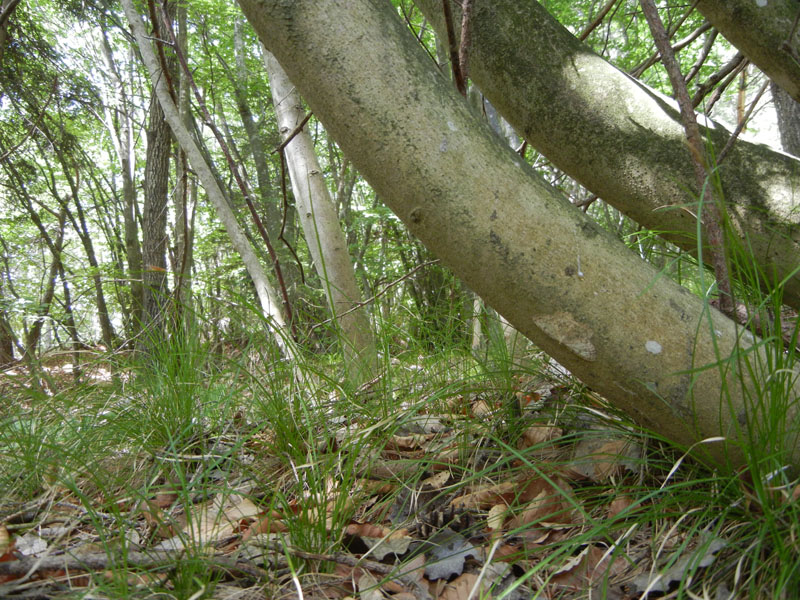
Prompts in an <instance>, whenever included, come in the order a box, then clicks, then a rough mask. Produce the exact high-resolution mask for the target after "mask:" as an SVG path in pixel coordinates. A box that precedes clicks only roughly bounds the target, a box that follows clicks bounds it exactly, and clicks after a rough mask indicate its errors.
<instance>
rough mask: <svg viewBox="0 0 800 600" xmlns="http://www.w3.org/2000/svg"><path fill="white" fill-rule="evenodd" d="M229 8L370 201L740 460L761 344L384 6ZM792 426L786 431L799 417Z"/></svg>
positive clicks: (657, 423) (583, 368)
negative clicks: (502, 120)
mask: <svg viewBox="0 0 800 600" xmlns="http://www.w3.org/2000/svg"><path fill="white" fill-rule="evenodd" d="M127 1H128V0H126V2H127ZM239 4H240V5H241V6H242V8H243V9H244V12H245V15H246V16H247V18H248V20H249V21H250V23H251V24H252V25H253V27H254V28H255V30H256V32H257V33H258V35H259V37H260V38H261V41H262V42H263V43H264V45H265V46H266V47H267V48H268V49H269V51H270V52H272V53H273V54H274V55H275V56H276V57H277V58H278V60H279V61H280V62H281V66H283V68H284V69H285V70H286V72H287V74H288V75H289V77H290V78H291V80H292V81H293V82H294V83H295V85H297V87H298V91H299V92H300V93H302V94H303V96H304V98H305V99H306V100H307V102H308V103H309V105H310V106H311V108H312V110H313V111H314V114H315V115H316V116H317V117H318V118H319V119H320V120H321V121H322V123H323V124H324V125H325V128H326V130H327V131H328V132H329V133H330V134H331V135H332V136H333V137H334V139H336V140H337V142H338V143H339V144H340V146H341V148H342V150H343V151H344V152H345V154H347V156H348V157H349V158H350V159H351V160H352V161H353V163H354V165H355V166H356V167H357V168H358V169H359V171H360V172H361V173H362V174H363V175H364V176H365V177H366V179H367V180H368V181H369V182H370V184H371V185H372V186H373V187H374V188H375V190H376V192H377V193H378V195H379V196H380V197H381V198H383V199H384V201H385V202H386V203H387V204H388V205H389V207H390V208H391V209H392V210H393V211H394V212H395V213H396V214H397V215H398V216H399V217H400V218H401V219H403V220H404V221H405V222H406V223H407V224H408V226H409V229H410V231H411V232H412V233H413V234H414V235H415V236H417V237H418V238H419V239H420V240H422V241H423V242H424V243H425V244H427V245H428V247H429V248H430V249H431V250H432V251H433V252H434V253H435V254H436V255H437V256H438V257H439V258H440V259H441V260H442V262H443V263H444V264H446V265H448V266H449V267H451V268H452V269H453V271H454V272H455V273H456V274H457V275H459V276H461V277H462V278H463V279H464V281H465V283H466V284H467V285H469V287H471V288H472V289H473V290H475V291H476V292H477V293H479V294H480V295H481V296H482V297H483V298H484V299H485V300H486V302H487V303H489V304H490V305H491V306H493V307H494V308H496V309H497V310H498V312H500V313H501V314H502V315H504V316H505V317H506V318H507V319H508V320H509V322H510V323H512V324H513V325H514V326H515V327H517V328H518V329H519V330H520V332H521V333H523V334H524V335H526V336H527V337H529V338H530V339H531V340H532V341H533V342H534V343H536V345H537V346H539V347H540V348H542V349H543V350H544V351H545V352H547V353H548V354H550V355H551V356H553V357H554V358H555V359H556V360H558V362H559V363H561V364H562V365H564V366H565V367H566V368H568V369H569V370H570V371H571V372H573V373H574V374H575V375H576V376H578V377H579V378H580V379H582V380H583V381H584V382H586V383H587V384H588V385H590V386H591V387H593V388H594V389H595V390H597V391H598V392H599V393H600V394H603V395H604V396H605V397H606V398H608V399H609V400H610V401H611V402H613V403H614V404H616V405H617V406H618V407H620V408H621V409H623V410H626V411H628V412H629V413H630V414H631V415H632V416H633V417H635V418H636V419H638V420H640V421H641V422H643V423H644V424H645V425H647V426H649V427H651V428H652V429H654V430H657V431H660V432H662V433H663V434H664V435H665V436H668V437H671V438H672V439H674V440H676V441H678V442H680V443H683V444H686V445H691V444H694V443H696V442H697V441H698V440H704V439H706V438H709V437H715V436H721V437H724V438H725V440H729V441H730V443H727V444H726V443H722V442H717V443H709V444H700V445H699V446H697V447H696V448H695V450H696V452H698V453H699V454H700V455H702V456H708V457H714V458H715V459H717V460H720V461H726V460H730V461H732V462H733V463H741V462H742V461H743V455H742V452H741V450H740V447H739V446H738V445H737V443H738V442H739V441H744V440H745V439H748V438H747V436H748V433H744V432H743V427H744V426H745V424H749V423H758V422H759V421H760V419H761V418H762V416H761V415H759V414H758V406H755V405H754V404H755V403H754V402H753V398H754V396H751V395H750V394H753V393H754V391H755V390H754V386H755V384H754V382H752V381H751V380H750V379H749V373H750V371H748V370H747V369H746V368H744V366H743V365H740V364H738V363H737V361H742V362H744V361H746V360H761V361H763V363H762V364H767V360H766V357H765V356H764V354H763V353H762V349H761V348H760V346H759V345H758V343H757V340H754V339H753V337H752V336H751V335H750V334H749V332H741V331H740V330H738V329H737V326H736V324H735V323H733V322H732V321H731V320H730V319H727V318H726V317H724V316H723V315H721V314H720V313H719V312H718V311H716V310H713V309H711V310H709V309H708V306H707V305H706V304H704V302H703V300H702V299H700V298H698V297H696V296H694V295H693V294H691V293H690V292H688V291H687V290H685V289H683V288H682V287H680V286H679V285H677V284H676V283H674V282H672V281H669V280H668V279H667V278H665V277H659V274H658V273H657V272H656V271H655V269H653V268H652V267H651V266H650V265H648V264H646V263H645V262H643V261H642V260H641V259H639V258H638V257H637V256H636V255H635V254H634V253H633V252H631V251H630V250H629V249H628V248H627V247H626V246H625V245H624V244H623V243H622V242H620V241H619V240H617V239H616V238H614V236H612V235H611V234H610V233H608V232H607V231H605V230H603V229H602V228H601V227H599V226H598V225H597V224H596V223H594V222H593V221H592V220H591V219H590V218H589V217H587V216H586V215H584V214H583V213H582V212H581V211H580V210H579V209H578V208H576V207H574V206H572V205H571V204H570V203H569V202H568V201H567V200H566V199H565V198H564V197H563V196H562V195H561V194H560V193H559V192H558V191H556V190H554V189H553V188H552V187H550V186H549V185H547V184H546V183H545V182H543V181H542V180H541V178H540V177H539V176H538V175H537V174H536V173H535V172H534V171H533V169H532V168H530V166H529V165H527V164H526V163H525V162H524V161H523V160H522V159H521V158H520V157H519V156H518V155H517V154H515V153H514V152H513V151H512V150H511V149H510V148H508V147H507V146H506V145H505V144H503V143H502V142H501V141H500V140H499V139H498V138H497V136H496V135H495V134H494V133H493V132H492V131H491V129H490V128H489V127H488V125H487V124H486V123H485V122H483V121H481V120H480V119H479V118H478V117H477V116H476V115H475V114H474V113H473V111H472V110H471V109H470V108H469V106H468V105H467V103H466V102H465V101H464V99H463V98H462V97H461V96H459V95H458V93H457V92H456V90H454V89H453V87H452V84H450V83H449V82H448V81H446V79H445V78H443V77H442V76H441V75H440V74H439V72H438V70H437V69H436V67H435V65H433V63H432V61H431V60H430V58H429V57H428V56H427V55H426V54H425V52H424V51H423V50H422V49H421V48H420V47H419V45H418V43H417V41H416V40H415V39H414V37H413V36H412V35H411V34H410V33H409V32H408V30H407V28H406V27H405V25H404V24H403V23H402V22H401V21H400V20H399V18H398V17H397V14H396V13H395V11H394V8H393V7H392V5H391V4H390V3H388V2H384V1H383V0H348V2H337V3H332V2H319V1H318V0H295V1H293V2H283V1H281V0H239ZM331 23H347V24H348V26H347V27H331ZM720 357H722V358H723V359H730V361H731V363H729V365H730V368H727V369H726V368H724V367H719V366H718V365H719V362H720ZM715 365H716V366H715ZM739 367H742V368H739ZM786 423H787V427H788V428H789V431H791V432H795V431H796V429H795V426H796V412H794V411H792V412H790V413H789V414H787V419H786ZM752 433H753V435H757V433H756V432H752ZM796 442H797V439H796V438H795V437H794V436H793V435H787V439H786V446H784V447H781V448H769V449H768V450H769V451H773V450H775V451H777V450H781V451H784V452H785V453H786V455H787V456H788V457H790V460H792V461H793V462H794V463H798V462H800V448H798V446H797V444H796Z"/></svg>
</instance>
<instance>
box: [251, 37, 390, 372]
mask: <svg viewBox="0 0 800 600" xmlns="http://www.w3.org/2000/svg"><path fill="white" fill-rule="evenodd" d="M264 64H265V65H266V67H267V74H268V76H269V84H270V90H271V91H272V101H273V103H274V105H275V115H276V118H277V120H278V131H279V132H280V135H281V139H283V140H284V141H285V140H287V139H288V136H289V135H291V134H292V132H294V131H295V129H296V128H297V126H298V125H300V123H301V122H302V121H303V119H304V118H305V116H306V115H305V111H303V109H302V102H301V101H300V95H299V94H298V93H297V90H296V88H295V87H294V85H293V84H292V82H291V81H289V78H288V77H287V75H286V73H285V72H284V70H283V69H282V68H281V65H280V64H279V63H278V61H277V60H276V59H275V57H274V56H272V54H270V53H269V52H267V51H265V53H264ZM284 152H285V154H286V162H287V164H288V166H289V176H290V179H291V182H292V190H293V191H294V199H295V202H296V203H297V214H298V216H299V217H300V224H301V225H302V227H303V233H304V234H305V237H306V243H307V244H308V248H309V251H310V252H311V258H312V259H313V261H314V267H315V268H316V270H317V274H318V275H319V278H320V280H321V281H322V287H323V289H324V290H325V296H326V298H327V299H328V307H329V308H330V311H331V316H332V317H333V319H334V321H335V322H336V324H337V326H338V327H339V330H340V342H341V344H342V354H343V356H344V364H345V369H346V371H347V374H348V379H349V380H350V382H351V383H354V384H355V385H360V384H362V383H364V382H366V381H368V380H370V379H372V377H373V376H374V374H375V370H376V368H377V353H376V350H375V340H374V339H373V337H372V329H371V325H370V322H369V317H368V316H367V313H366V309H365V308H364V306H359V305H360V304H361V303H362V298H361V291H360V290H359V288H358V283H357V282H356V275H355V271H354V270H353V263H352V261H351V259H350V254H349V253H348V251H347V240H346V239H345V235H344V232H343V231H342V229H341V227H340V225H339V218H338V215H337V214H336V207H335V206H334V204H333V199H332V198H331V195H330V192H329V191H328V187H327V186H326V184H325V180H324V179H323V175H322V168H321V167H320V166H319V161H318V160H317V155H316V151H315V149H314V141H313V140H312V139H311V135H310V134H309V133H308V131H307V130H306V129H302V130H300V131H298V132H297V134H296V135H295V136H294V138H293V139H292V140H291V141H290V142H289V143H288V144H287V145H286V147H285V148H284Z"/></svg>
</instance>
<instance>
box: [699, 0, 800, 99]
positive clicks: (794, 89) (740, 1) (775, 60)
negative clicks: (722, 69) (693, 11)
mask: <svg viewBox="0 0 800 600" xmlns="http://www.w3.org/2000/svg"><path fill="white" fill-rule="evenodd" d="M799 9H800V7H798V5H797V1H796V0H769V1H767V0H700V1H699V2H698V3H697V10H699V11H700V12H701V13H703V15H704V16H705V17H706V18H707V19H708V20H709V21H710V22H711V24H712V25H713V26H714V27H716V28H717V29H718V30H719V32H720V33H721V34H722V35H724V36H725V37H726V38H727V40H728V41H729V42H730V43H731V44H733V45H734V46H736V47H737V48H738V49H739V50H741V51H742V53H744V55H745V56H746V57H747V58H749V59H750V60H751V61H752V62H753V63H754V64H755V65H756V66H757V67H758V68H759V69H761V70H762V71H764V73H766V75H767V77H769V78H770V79H772V80H773V81H774V82H775V83H777V84H778V85H779V86H781V87H782V88H783V89H785V90H786V91H787V92H789V95H790V96H792V97H793V98H794V99H795V100H797V101H798V102H800V30H798V27H797V13H798V10H799ZM790 38H791V39H790Z"/></svg>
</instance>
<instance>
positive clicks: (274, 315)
mask: <svg viewBox="0 0 800 600" xmlns="http://www.w3.org/2000/svg"><path fill="white" fill-rule="evenodd" d="M122 6H123V8H124V10H125V15H126V17H127V19H128V22H129V23H130V25H131V28H132V29H133V32H134V36H135V38H136V41H137V43H138V45H139V50H140V52H141V54H142V60H143V62H144V64H145V66H146V67H147V70H148V73H149V75H150V79H151V80H152V82H153V86H154V88H155V91H156V95H157V97H158V101H159V103H160V104H161V106H162V108H163V110H164V115H165V118H166V119H167V122H168V123H169V126H170V127H171V128H172V131H173V134H174V135H175V138H176V140H177V141H178V144H180V146H181V148H183V150H184V151H185V152H186V155H187V157H188V159H189V163H190V165H191V166H192V168H193V169H194V170H195V171H196V172H197V174H198V177H199V179H200V181H201V183H202V185H203V187H204V188H205V191H206V194H207V195H208V198H209V200H210V201H211V202H212V204H213V205H214V208H215V209H216V211H217V216H218V217H219V219H220V221H221V222H222V224H223V226H224V227H225V230H226V231H227V232H228V236H229V237H230V240H231V244H232V245H233V247H234V249H235V250H236V251H237V252H238V253H239V255H240V256H241V257H242V262H243V263H244V265H245V268H246V269H247V272H248V273H249V274H250V277H251V278H252V279H253V284H254V285H255V288H256V295H257V297H258V299H259V302H260V304H261V309H262V311H263V315H264V318H265V319H266V320H267V323H268V324H269V327H270V328H271V330H272V332H273V335H274V339H275V341H276V343H277V344H278V347H279V348H280V349H281V352H282V353H283V354H284V356H286V357H287V358H289V359H290V360H293V361H295V363H296V364H297V361H296V359H297V358H298V349H297V348H296V347H295V344H294V342H293V340H292V337H291V334H290V332H289V330H288V328H287V326H286V322H285V320H284V318H283V315H282V314H281V311H280V302H279V300H278V298H277V296H276V295H275V292H274V290H273V288H272V284H270V282H269V279H268V278H267V275H266V272H265V271H264V268H263V267H262V266H261V263H260V262H259V261H258V257H257V256H256V254H255V252H254V251H253V248H252V247H251V245H250V242H249V241H248V240H247V238H246V237H245V235H244V232H243V231H242V229H241V228H240V227H239V224H238V222H237V221H236V216H235V215H234V214H233V211H232V210H231V208H230V206H229V205H228V201H227V199H226V198H225V195H224V194H223V192H222V189H221V188H220V186H219V183H218V182H217V179H216V177H215V176H214V172H213V170H212V168H211V166H210V164H209V163H208V162H206V159H205V157H204V154H203V152H202V151H201V149H200V147H199V146H198V145H197V143H196V141H195V139H194V137H193V136H192V135H191V133H190V132H189V130H188V129H187V128H186V126H185V125H184V124H183V121H181V117H180V113H179V112H178V108H177V107H176V106H175V102H174V101H173V100H172V97H171V96H170V93H169V90H168V89H167V85H166V83H165V82H164V79H163V77H162V76H161V67H160V65H159V64H158V60H157V59H156V57H155V54H154V53H153V49H152V47H151V45H150V40H149V39H148V38H147V34H146V32H145V29H144V24H143V23H142V19H141V17H140V16H139V13H137V12H136V9H135V8H134V6H133V2H132V0H122Z"/></svg>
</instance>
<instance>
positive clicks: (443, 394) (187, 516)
mask: <svg viewBox="0 0 800 600" xmlns="http://www.w3.org/2000/svg"><path fill="white" fill-rule="evenodd" d="M167 362H169V361H167ZM62 363H63V361H53V362H52V364H49V366H48V368H47V371H46V372H47V379H49V380H50V386H51V389H49V390H48V389H44V390H39V391H38V392H37V391H34V390H33V388H32V387H31V386H30V381H31V378H30V374H29V373H27V372H26V371H25V370H22V369H17V370H15V371H7V372H6V373H5V374H3V376H2V383H1V384H0V385H1V386H2V390H0V424H1V425H2V429H0V598H28V599H29V598H94V599H100V598H110V599H115V598H142V599H144V598H147V599H152V598H165V599H166V598H190V599H192V600H195V599H200V598H218V599H231V600H232V599H240V600H244V599H247V600H251V599H255V598H270V599H272V598H274V599H278V598H287V599H288V598H305V599H308V600H311V599H323V598H324V599H343V598H360V599H362V600H377V599H380V598H394V599H396V600H411V599H426V598H427V599H433V598H435V599H437V600H468V599H478V598H512V599H523V598H524V599H527V598H534V597H539V598H587V599H588V598H609V599H617V600H622V599H634V598H661V597H663V598H693V599H694V598H709V599H714V600H729V599H733V598H750V597H752V598H760V597H763V598H768V597H769V598H796V597H798V596H797V595H795V594H796V590H797V587H796V585H797V581H798V577H800V575H799V574H798V568H800V567H798V565H800V560H798V554H800V553H798V552H797V547H796V546H797V544H798V523H800V519H798V518H797V516H798V515H797V508H796V497H797V495H798V488H797V487H795V486H794V483H791V484H790V483H786V482H784V483H783V484H781V481H784V480H782V479H781V477H780V476H777V477H774V478H773V479H772V480H771V484H770V485H769V486H767V485H760V484H759V482H760V481H761V480H762V479H763V478H761V477H760V476H759V478H758V480H757V481H756V479H755V478H754V476H753V474H752V473H746V472H743V471H742V472H738V473H729V474H724V473H722V474H721V473H717V472H714V471H711V470H710V469H708V468H707V467H705V466H704V465H702V464H700V463H697V462H695V461H694V460H692V459H691V458H690V457H688V456H686V455H685V454H684V452H683V451H681V450H679V449H676V448H674V447H671V446H670V445H669V444H668V443H667V442H665V441H663V440H659V439H657V438H656V437H653V436H652V435H648V434H645V433H643V432H642V431H640V430H639V429H637V428H636V427H635V426H633V425H632V424H631V423H630V422H629V421H627V420H626V419H624V418H623V417H622V416H620V415H618V414H616V413H615V412H614V411H613V410H612V409H611V408H610V407H609V406H608V405H607V403H606V402H605V401H604V400H603V399H602V398H600V397H599V396H597V395H596V394H594V393H592V392H591V391H590V390H587V389H585V388H584V387H582V386H580V385H579V384H578V383H576V382H575V381H574V380H572V379H570V378H569V376H568V374H566V373H564V372H563V370H561V369H559V368H558V366H557V365H553V364H552V363H548V362H547V361H546V360H545V359H541V358H539V359H534V360H533V362H532V363H531V365H530V366H529V368H527V369H525V370H524V371H517V370H510V369H507V368H490V367H488V366H487V362H481V361H475V360H474V359H472V358H471V357H469V356H442V355H438V356H435V357H427V358H423V357H421V356H413V357H411V356H409V357H407V358H405V359H403V360H400V361H398V360H395V361H393V362H391V363H389V364H387V365H386V366H385V369H384V373H383V375H382V377H380V378H378V379H376V380H375V381H373V382H371V383H370V384H369V385H366V386H362V388H361V389H359V390H358V391H356V392H352V393H346V392H345V391H343V390H342V389H341V388H340V387H338V386H337V385H336V384H335V380H334V379H332V378H331V379H328V378H326V377H324V376H323V375H319V374H318V375H317V376H315V377H314V378H311V379H308V380H306V381H304V382H302V383H298V382H297V381H296V380H294V379H293V378H292V377H291V376H290V375H287V374H286V373H283V372H282V371H281V370H280V368H277V369H276V367H275V366H274V365H272V366H269V367H264V368H258V367H256V368H254V367H253V365H254V364H259V361H258V357H255V359H254V357H252V356H250V357H245V355H239V356H235V357H233V358H231V357H230V356H229V357H227V358H226V360H224V361H217V364H216V366H214V364H212V361H209V360H208V358H207V357H201V358H196V357H190V358H188V359H187V358H186V357H185V356H184V358H182V359H179V358H176V359H175V360H174V361H173V362H170V363H169V364H164V363H163V362H162V363H161V364H160V366H159V368H157V369H151V370H147V371H141V370H136V369H135V368H132V367H129V366H122V367H121V366H120V365H119V364H110V363H109V364H107V363H106V362H105V361H104V360H100V361H98V362H97V363H95V364H93V365H92V366H91V367H90V368H88V369H86V370H85V371H84V372H83V373H82V378H83V379H82V382H81V383H75V382H74V381H73V378H72V374H71V372H70V369H69V368H67V367H66V366H65V364H62ZM220 364H223V366H222V367H220V366H219V365H220ZM232 364H233V365H237V366H236V368H231V367H230V365H232ZM261 364H268V363H261ZM55 389H58V391H57V392H54V390H55ZM754 481H755V483H754ZM776 561H777V562H778V563H779V566H776Z"/></svg>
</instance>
